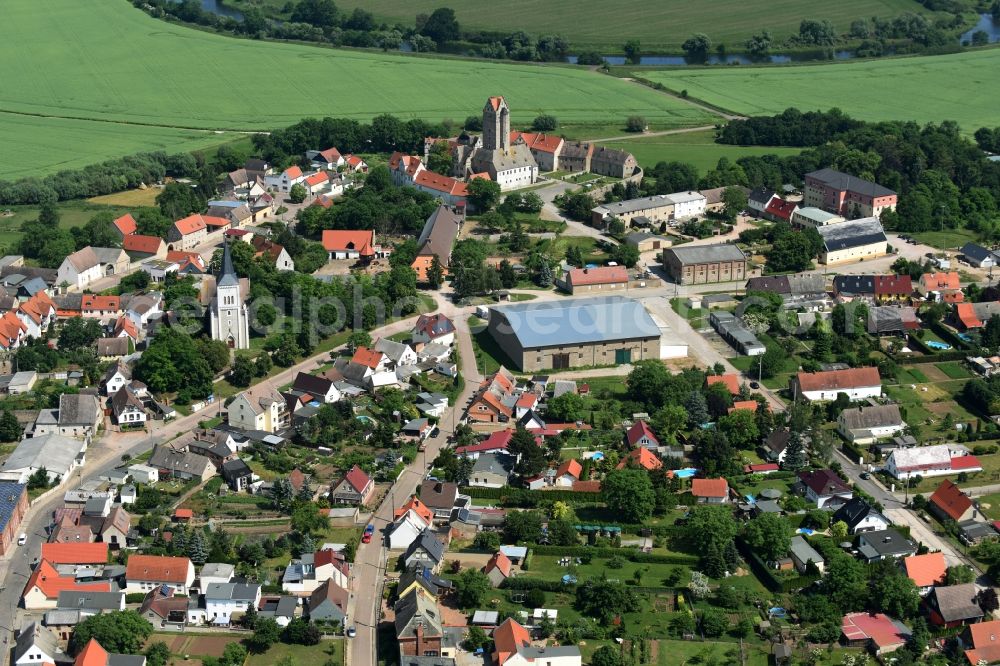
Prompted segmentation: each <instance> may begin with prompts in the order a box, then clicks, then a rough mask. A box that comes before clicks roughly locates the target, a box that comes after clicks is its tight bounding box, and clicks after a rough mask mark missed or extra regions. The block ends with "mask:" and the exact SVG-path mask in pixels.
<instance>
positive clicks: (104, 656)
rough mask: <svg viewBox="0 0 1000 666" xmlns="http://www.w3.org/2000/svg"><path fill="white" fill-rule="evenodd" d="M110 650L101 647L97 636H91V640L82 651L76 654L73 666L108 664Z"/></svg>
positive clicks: (104, 665)
mask: <svg viewBox="0 0 1000 666" xmlns="http://www.w3.org/2000/svg"><path fill="white" fill-rule="evenodd" d="M107 665H108V651H107V650H105V649H104V648H103V647H101V644H100V643H98V642H97V639H96V638H91V639H90V642H89V643H87V645H85V646H84V648H83V649H82V650H80V653H79V654H78V655H76V660H75V661H74V662H73V666H107Z"/></svg>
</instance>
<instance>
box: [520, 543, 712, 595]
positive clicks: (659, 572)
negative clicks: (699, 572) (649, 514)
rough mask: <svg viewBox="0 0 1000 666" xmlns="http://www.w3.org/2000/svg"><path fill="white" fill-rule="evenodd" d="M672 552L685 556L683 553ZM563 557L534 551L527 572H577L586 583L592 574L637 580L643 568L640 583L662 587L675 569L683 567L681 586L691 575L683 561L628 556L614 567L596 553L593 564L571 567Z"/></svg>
mask: <svg viewBox="0 0 1000 666" xmlns="http://www.w3.org/2000/svg"><path fill="white" fill-rule="evenodd" d="M663 553H665V551H663V549H657V554H663ZM671 554H672V555H677V556H679V557H685V556H684V555H683V554H680V553H671ZM559 559H560V558H559V557H558V556H556V555H534V556H532V559H531V569H530V570H529V571H525V572H524V574H523V575H524V576H531V577H532V578H543V579H545V580H561V579H562V577H563V575H564V574H566V573H568V572H575V575H576V577H577V579H578V580H579V581H580V582H581V583H583V582H584V581H586V580H588V579H590V578H601V577H602V576H605V577H607V578H617V579H618V580H621V581H631V580H634V578H633V576H634V575H635V572H636V571H639V572H641V579H640V580H641V583H640V584H641V585H642V586H643V587H662V586H663V585H664V582H663V579H664V578H666V577H667V576H668V575H670V572H671V571H673V570H674V569H681V570H682V571H683V576H682V578H681V582H680V583H678V586H684V585H687V581H688V575H689V567H685V566H684V565H681V564H639V563H636V562H631V561H629V560H625V563H624V566H622V568H620V569H613V568H611V567H609V566H608V561H609V559H608V558H603V557H595V558H594V559H593V560H592V561H591V563H590V564H577V565H572V566H570V567H565V566H562V565H560V564H559ZM690 559H691V564H692V565H694V564H695V563H696V562H697V561H698V560H697V558H696V557H693V556H692V557H691V558H690Z"/></svg>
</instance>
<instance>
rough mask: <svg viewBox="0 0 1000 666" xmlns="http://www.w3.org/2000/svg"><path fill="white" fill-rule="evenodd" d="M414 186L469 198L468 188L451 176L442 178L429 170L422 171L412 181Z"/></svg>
mask: <svg viewBox="0 0 1000 666" xmlns="http://www.w3.org/2000/svg"><path fill="white" fill-rule="evenodd" d="M413 183H414V184H415V185H420V186H421V187H426V188H427V189H429V190H434V191H436V192H443V193H445V194H450V195H453V196H456V197H466V196H469V188H468V187H467V186H466V185H465V183H463V182H462V181H460V180H455V179H454V178H452V177H451V176H442V175H441V174H437V173H434V172H433V171H431V170H429V169H424V170H423V171H421V172H420V173H419V174H417V177H416V178H414V179H413Z"/></svg>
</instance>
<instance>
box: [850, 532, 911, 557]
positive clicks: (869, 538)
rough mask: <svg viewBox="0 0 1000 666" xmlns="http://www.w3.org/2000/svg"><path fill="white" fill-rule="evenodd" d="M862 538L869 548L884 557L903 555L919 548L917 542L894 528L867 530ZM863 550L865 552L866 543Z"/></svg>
mask: <svg viewBox="0 0 1000 666" xmlns="http://www.w3.org/2000/svg"><path fill="white" fill-rule="evenodd" d="M860 538H861V539H862V540H863V542H864V544H865V545H867V548H868V549H871V550H873V551H875V552H876V553H878V554H879V555H880V556H883V557H885V556H894V555H903V554H906V553H912V552H916V550H917V546H916V544H914V543H913V542H912V541H910V540H909V539H904V538H903V535H902V534H900V533H899V532H897V531H896V530H893V529H888V530H877V531H875V532H865V533H864V534H862V535H861V537H860ZM861 550H862V552H865V550H866V549H865V548H864V545H863V546H862V548H861Z"/></svg>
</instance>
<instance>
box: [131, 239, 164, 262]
mask: <svg viewBox="0 0 1000 666" xmlns="http://www.w3.org/2000/svg"><path fill="white" fill-rule="evenodd" d="M122 249H123V250H125V252H126V254H128V256H129V258H130V259H131V260H132V261H141V260H143V259H149V258H150V257H155V258H156V259H163V258H164V257H166V256H167V244H166V243H164V242H163V239H162V238H159V237H157V236H143V235H141V234H132V235H131V236H126V237H125V240H123V241H122Z"/></svg>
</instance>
